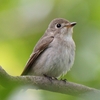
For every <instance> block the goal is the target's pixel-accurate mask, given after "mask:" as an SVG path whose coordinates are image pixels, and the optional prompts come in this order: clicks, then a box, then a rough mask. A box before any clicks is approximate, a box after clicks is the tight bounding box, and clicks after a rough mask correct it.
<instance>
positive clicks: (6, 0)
mask: <svg viewBox="0 0 100 100" xmlns="http://www.w3.org/2000/svg"><path fill="white" fill-rule="evenodd" d="M99 10H100V1H99V0H94V1H93V0H92V1H91V0H0V65H1V66H2V67H3V68H4V69H5V70H6V71H7V72H8V73H9V74H11V75H15V76H16V75H20V74H21V72H22V70H23V69H24V66H25V64H26V62H27V60H28V58H29V56H30V54H31V52H32V50H33V47H34V46H35V44H36V42H37V41H38V40H39V38H40V37H41V36H42V35H43V34H44V32H45V30H46V29H47V27H48V24H49V23H50V21H51V20H52V19H54V18H57V17H61V18H65V19H68V20H69V21H75V22H77V25H76V26H75V28H74V34H73V38H74V41H75V43H76V57H75V63H74V65H73V67H72V69H71V71H70V72H68V74H67V75H66V76H65V77H64V78H67V80H69V81H72V82H76V83H80V84H84V85H87V86H91V87H94V88H100V11H99ZM34 91H35V90H34ZM35 94H36V95H35V96H34V97H36V96H37V97H40V98H35V99H32V100H54V99H55V100H56V99H57V100H73V99H74V100H79V98H76V97H72V96H69V95H63V94H58V93H52V92H48V91H42V90H39V91H37V90H36V91H35ZM32 95H33V94H32ZM7 100H8V99H7ZM10 100H13V99H11V98H10ZM14 100H17V99H14ZM18 100H20V99H18ZM30 100H31V99H30Z"/></svg>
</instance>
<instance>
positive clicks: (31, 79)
mask: <svg viewBox="0 0 100 100" xmlns="http://www.w3.org/2000/svg"><path fill="white" fill-rule="evenodd" d="M0 84H1V85H2V86H3V87H5V88H9V86H14V87H16V86H19V85H27V86H30V87H28V88H33V89H34V88H36V87H38V88H39V89H43V90H48V91H52V92H57V93H63V94H68V95H72V96H79V97H81V96H82V97H83V98H84V97H85V98H86V97H92V98H94V97H99V98H100V91H99V90H97V89H94V88H90V87H87V86H84V85H81V84H76V83H73V82H69V81H67V82H64V81H61V80H55V79H52V80H51V81H50V80H49V79H48V78H46V77H43V76H11V75H9V74H7V73H6V71H5V70H4V69H2V67H0ZM12 84H13V85H12Z"/></svg>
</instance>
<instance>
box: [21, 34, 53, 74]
mask: <svg viewBox="0 0 100 100" xmlns="http://www.w3.org/2000/svg"><path fill="white" fill-rule="evenodd" d="M53 39H54V36H45V37H42V38H41V39H40V41H39V42H38V43H37V45H36V47H35V49H34V52H33V53H32V54H31V56H30V59H29V60H28V62H27V64H26V66H25V68H24V70H23V72H22V74H21V75H26V74H28V72H29V71H30V69H31V67H32V65H33V64H34V62H35V61H36V59H37V58H38V57H39V56H40V54H41V53H43V52H44V51H45V49H46V48H47V47H48V46H49V44H50V43H51V42H52V41H53Z"/></svg>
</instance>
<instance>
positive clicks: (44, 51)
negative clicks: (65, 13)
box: [21, 18, 76, 77]
mask: <svg viewBox="0 0 100 100" xmlns="http://www.w3.org/2000/svg"><path fill="white" fill-rule="evenodd" d="M74 25H76V22H72V23H71V22H69V21H67V20H66V19H63V18H56V19H54V20H53V21H51V23H50V24H49V26H48V29H47V30H46V32H45V34H44V35H43V36H42V37H41V39H40V40H39V41H38V43H37V44H36V46H35V48H34V50H33V53H32V54H31V56H30V59H29V60H28V62H27V64H26V66H25V69H24V71H23V72H22V74H21V75H36V76H42V75H44V74H45V75H47V76H51V77H59V76H61V75H64V74H66V73H67V72H68V71H69V70H70V68H71V67H72V65H73V63H74V56H75V43H74V41H73V39H72V33H73V26H74Z"/></svg>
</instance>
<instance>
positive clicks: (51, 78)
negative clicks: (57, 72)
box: [43, 74, 58, 81]
mask: <svg viewBox="0 0 100 100" xmlns="http://www.w3.org/2000/svg"><path fill="white" fill-rule="evenodd" d="M43 75H44V76H45V77H47V78H48V79H49V80H50V81H52V80H54V79H55V80H58V79H57V78H56V77H51V76H48V75H46V74H43Z"/></svg>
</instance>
